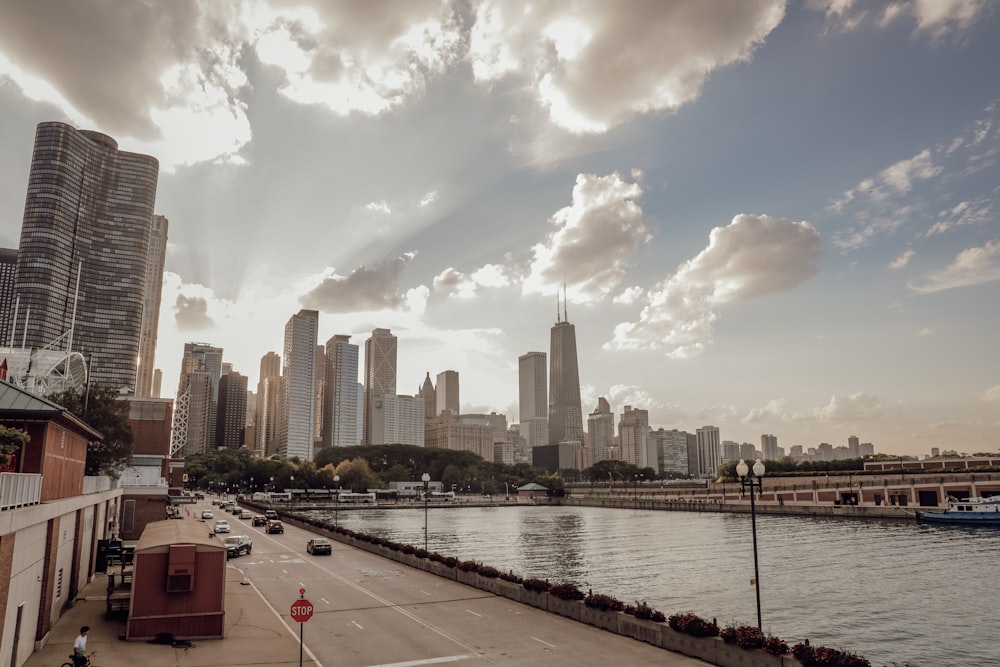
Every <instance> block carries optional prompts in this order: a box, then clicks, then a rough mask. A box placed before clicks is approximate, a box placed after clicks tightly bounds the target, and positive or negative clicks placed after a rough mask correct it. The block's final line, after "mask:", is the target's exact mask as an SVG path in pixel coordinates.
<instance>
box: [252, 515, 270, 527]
mask: <svg viewBox="0 0 1000 667" xmlns="http://www.w3.org/2000/svg"><path fill="white" fill-rule="evenodd" d="M250 525H251V526H266V525H267V517H266V516H264V515H263V514H254V515H253V518H252V519H250Z"/></svg>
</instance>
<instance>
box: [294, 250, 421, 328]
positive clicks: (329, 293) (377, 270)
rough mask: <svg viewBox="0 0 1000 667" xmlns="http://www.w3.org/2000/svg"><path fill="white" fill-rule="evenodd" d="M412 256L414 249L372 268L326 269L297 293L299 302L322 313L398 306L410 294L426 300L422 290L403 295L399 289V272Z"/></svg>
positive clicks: (408, 297) (407, 298)
mask: <svg viewBox="0 0 1000 667" xmlns="http://www.w3.org/2000/svg"><path fill="white" fill-rule="evenodd" d="M414 257H416V253H412V252H409V253H405V254H403V255H401V256H399V257H396V258H394V259H391V260H388V261H385V262H382V263H380V264H378V265H376V266H374V267H372V268H368V267H366V266H360V267H358V268H357V269H355V270H354V271H352V272H351V274H350V275H348V276H340V275H337V274H336V273H335V271H334V269H332V268H330V269H327V270H326V271H325V272H324V273H323V275H322V277H321V279H320V281H319V284H317V285H316V286H315V287H313V288H312V289H311V290H310V291H309V292H308V293H306V294H304V295H303V296H301V297H299V302H300V303H301V304H302V305H303V306H304V307H305V308H312V309H316V310H319V311H322V312H325V313H349V312H357V311H371V310H382V309H390V310H391V309H397V308H400V307H401V306H404V305H405V304H407V303H408V302H409V301H410V299H411V298H416V299H417V301H418V302H419V300H420V299H421V298H423V300H424V301H426V294H423V296H422V297H421V293H415V294H410V293H408V294H407V295H402V294H400V291H399V278H400V275H402V273H403V269H404V268H405V267H406V265H407V264H408V263H410V262H411V261H412V260H413V258H414ZM411 292H412V290H411ZM411 305H412V304H411ZM421 310H422V309H421Z"/></svg>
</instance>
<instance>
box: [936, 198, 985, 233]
mask: <svg viewBox="0 0 1000 667" xmlns="http://www.w3.org/2000/svg"><path fill="white" fill-rule="evenodd" d="M992 214H993V210H992V204H991V203H990V202H988V201H986V200H978V201H972V202H970V201H960V202H959V203H957V204H955V205H954V206H952V207H951V208H950V209H948V210H945V211H941V213H939V214H938V220H937V222H935V223H934V224H933V225H931V227H930V229H928V230H927V233H925V234H924V238H927V237H930V236H933V235H935V234H941V233H944V232H946V231H948V230H949V229H952V228H953V227H964V226H967V225H981V224H985V223H988V222H991V221H992V220H993V215H992Z"/></svg>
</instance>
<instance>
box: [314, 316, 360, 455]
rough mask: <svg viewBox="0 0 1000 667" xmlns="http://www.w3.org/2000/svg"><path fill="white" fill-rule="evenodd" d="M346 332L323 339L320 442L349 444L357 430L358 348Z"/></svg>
mask: <svg viewBox="0 0 1000 667" xmlns="http://www.w3.org/2000/svg"><path fill="white" fill-rule="evenodd" d="M350 341H351V337H350V336H343V335H337V336H334V337H333V338H331V339H330V340H328V341H326V361H325V371H326V397H325V399H324V401H323V446H324V447H331V446H332V447H350V446H352V445H357V444H359V443H360V442H361V434H360V433H358V352H359V348H358V346H357V345H352V344H351V342H350Z"/></svg>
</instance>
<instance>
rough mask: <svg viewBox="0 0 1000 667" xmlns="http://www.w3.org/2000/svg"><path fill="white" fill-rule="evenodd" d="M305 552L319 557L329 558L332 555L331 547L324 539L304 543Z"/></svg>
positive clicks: (318, 538)
mask: <svg viewBox="0 0 1000 667" xmlns="http://www.w3.org/2000/svg"><path fill="white" fill-rule="evenodd" d="M306 551H307V552H309V553H311V554H312V555H313V556H319V555H320V554H325V555H327V556H329V555H330V554H332V553H333V545H332V544H330V540H328V539H326V538H325V537H314V538H313V539H311V540H309V541H308V542H306Z"/></svg>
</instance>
